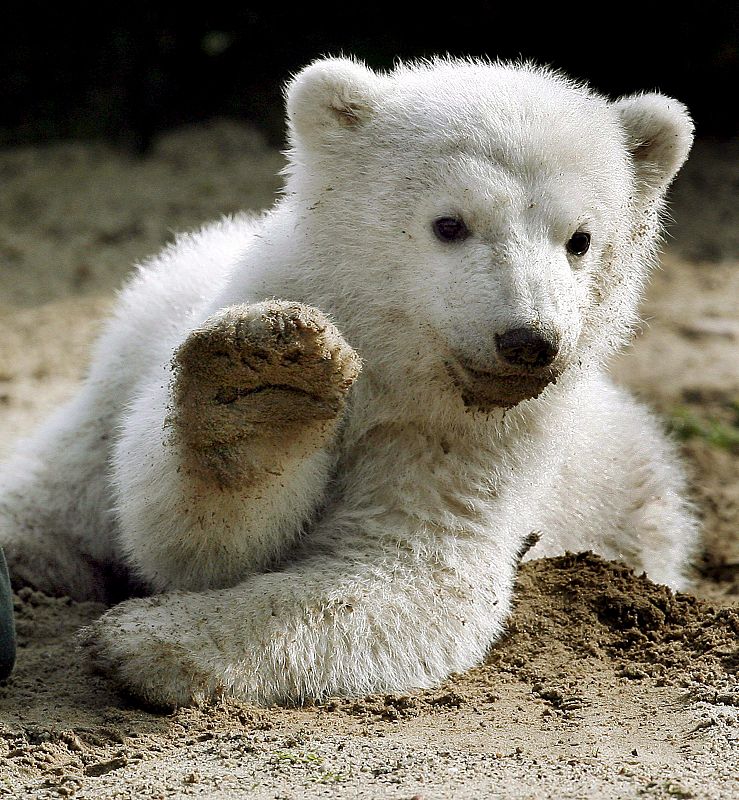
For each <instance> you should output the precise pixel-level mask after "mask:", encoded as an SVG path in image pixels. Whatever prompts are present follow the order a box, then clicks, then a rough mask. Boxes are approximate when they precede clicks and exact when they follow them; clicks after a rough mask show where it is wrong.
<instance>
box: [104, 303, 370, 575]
mask: <svg viewBox="0 0 739 800" xmlns="http://www.w3.org/2000/svg"><path fill="white" fill-rule="evenodd" d="M358 373H359V358H358V356H357V355H356V353H355V352H354V351H353V350H352V349H351V348H350V347H349V345H347V344H346V342H345V341H344V339H343V338H342V337H341V335H340V334H339V332H338V331H337V330H336V328H335V327H334V326H333V325H332V324H331V323H330V322H329V321H328V320H327V319H326V317H325V316H324V315H323V314H322V313H321V312H319V311H317V310H316V309H313V308H310V307H308V306H304V305H301V304H298V303H288V302H278V301H274V302H265V303H258V304H254V305H242V306H231V307H229V308H226V309H223V310H222V311H220V312H218V313H217V314H215V315H214V316H212V317H210V318H209V319H207V320H206V321H205V322H204V323H203V324H202V325H201V326H200V327H199V328H197V329H196V330H194V331H192V332H190V334H189V335H188V336H187V337H186V339H185V340H184V342H183V343H182V344H181V345H180V346H179V347H178V348H177V349H176V350H175V352H174V354H173V357H172V363H171V372H170V376H171V379H169V378H167V376H166V375H165V376H161V377H160V376H153V377H151V378H150V379H149V380H148V381H146V382H145V383H144V385H143V386H142V388H141V390H140V391H139V393H138V395H137V397H136V399H135V401H134V403H133V404H132V407H131V409H130V411H129V413H128V414H127V416H126V418H125V419H124V424H123V431H122V435H121V437H120V439H119V441H118V444H117V447H116V451H115V454H114V470H113V471H114V482H115V485H116V488H117V494H118V498H117V513H118V518H119V523H120V529H121V537H122V542H123V546H124V549H125V551H126V553H127V557H128V560H129V562H130V563H131V564H132V565H133V566H134V567H135V569H136V570H137V571H138V572H139V574H140V575H142V576H143V577H144V578H145V579H146V580H147V581H148V582H149V583H150V584H151V585H152V586H153V587H154V588H156V589H169V588H182V589H198V590H201V589H209V588H218V587H222V586H228V585H232V584H234V583H236V582H238V581H239V580H241V579H242V578H243V577H244V576H245V575H247V574H249V573H250V572H253V571H257V570H261V569H265V568H268V567H269V565H270V564H271V563H273V562H274V561H275V560H276V559H277V558H279V556H280V555H281V553H282V552H284V549H285V547H286V546H287V545H288V544H290V543H291V542H293V541H294V539H295V536H296V535H297V534H298V532H299V531H300V530H301V527H302V526H303V525H304V524H305V523H306V521H307V520H309V519H310V518H311V515H312V514H313V513H314V512H315V510H316V508H317V506H318V505H319V503H320V501H321V498H322V494H323V491H324V489H325V485H326V482H327V480H328V478H329V474H330V471H331V468H332V466H333V457H332V455H331V452H330V445H331V443H332V441H333V439H334V434H335V432H336V429H337V426H338V422H339V420H340V418H341V412H342V410H343V408H344V404H345V400H346V395H347V392H348V390H349V388H350V386H351V385H352V383H353V382H354V380H355V378H356V377H357V375H358ZM162 377H164V378H165V380H162Z"/></svg>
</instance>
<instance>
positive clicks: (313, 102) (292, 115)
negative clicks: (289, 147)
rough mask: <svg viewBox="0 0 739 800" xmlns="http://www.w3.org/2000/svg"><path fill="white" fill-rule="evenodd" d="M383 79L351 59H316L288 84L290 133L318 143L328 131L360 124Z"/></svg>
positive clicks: (325, 139)
mask: <svg viewBox="0 0 739 800" xmlns="http://www.w3.org/2000/svg"><path fill="white" fill-rule="evenodd" d="M381 85H382V78H381V77H380V76H379V75H377V74H376V73H374V72H372V70H371V69H369V68H368V67H366V66H364V64H360V63H358V62H356V61H352V60H351V59H348V58H330V59H322V60H320V61H314V62H313V63H312V64H310V65H309V66H307V67H306V68H305V69H304V70H302V71H301V72H299V73H298V74H297V75H296V76H295V77H294V78H293V79H292V81H290V83H289V84H288V85H287V88H286V90H285V95H286V98H287V117H288V122H289V124H290V136H291V139H292V140H293V141H295V140H296V139H297V140H299V141H300V142H302V143H305V144H310V145H318V144H322V143H324V142H326V141H327V134H328V135H329V138H330V134H331V133H333V132H337V131H341V130H347V129H352V128H359V127H361V126H362V125H363V124H364V123H365V122H366V121H367V120H368V119H369V118H370V117H371V116H372V113H373V111H374V107H375V103H376V101H377V99H379V97H380V91H381Z"/></svg>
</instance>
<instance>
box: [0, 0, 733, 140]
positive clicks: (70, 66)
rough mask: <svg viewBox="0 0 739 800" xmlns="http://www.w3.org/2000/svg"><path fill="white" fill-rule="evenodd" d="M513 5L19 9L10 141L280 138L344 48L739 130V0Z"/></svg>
mask: <svg viewBox="0 0 739 800" xmlns="http://www.w3.org/2000/svg"><path fill="white" fill-rule="evenodd" d="M506 5H508V6H510V5H511V3H510V2H509V3H507V4H506ZM516 6H517V8H515V9H514V10H510V9H506V10H504V8H505V7H504V5H503V4H496V3H491V2H477V3H474V2H465V3H457V4H442V5H436V6H434V8H433V9H432V7H431V6H430V5H429V6H419V7H415V8H414V9H413V11H412V13H411V12H410V11H408V12H404V11H403V9H402V8H401V7H400V4H397V5H396V6H395V7H393V6H388V7H382V6H378V5H374V6H371V7H370V6H363V7H362V10H361V11H357V10H348V9H347V7H346V6H345V7H343V8H342V9H341V10H333V11H328V9H327V7H326V6H325V5H324V6H320V5H315V6H314V5H311V4H307V3H306V4H301V5H300V6H299V8H297V9H292V8H290V7H288V6H286V5H280V4H277V3H274V4H271V5H268V4H265V3H263V4H259V5H253V6H250V5H249V4H248V3H247V4H242V5H239V6H236V5H232V4H229V5H225V4H221V3H217V2H216V3H210V4H205V5H203V6H202V7H195V8H190V9H188V8H186V7H185V6H184V4H183V5H182V6H175V5H169V4H163V3H162V4H156V3H149V4H140V3H136V2H130V3H127V4H120V5H116V6H111V7H100V6H98V7H91V8H84V9H83V8H81V7H79V8H76V7H75V6H74V5H69V4H67V5H65V4H62V3H59V4H54V5H53V6H51V4H48V3H37V2H28V3H25V4H24V5H22V6H21V5H15V6H14V7H13V8H12V10H10V11H8V10H7V9H6V11H5V13H4V15H3V19H2V23H1V24H0V69H1V70H2V78H1V80H0V85H1V88H0V95H1V96H0V144H6V145H7V144H18V143H24V142H38V141H48V140H50V139H59V138H70V137H83V138H90V137H94V138H100V137H103V138H107V139H109V140H112V141H114V142H116V143H117V144H119V145H121V146H124V147H128V148H132V149H135V150H139V151H142V152H143V151H145V150H146V149H147V147H148V145H149V143H150V142H151V140H152V137H153V136H154V135H155V134H156V132H157V131H159V130H161V129H163V128H170V127H172V126H175V125H178V124H182V123H186V122H193V121H196V120H199V119H206V118H209V117H213V116H230V117H237V118H242V119H247V120H251V121H253V122H255V123H257V124H258V125H259V126H260V127H261V128H262V129H263V130H264V131H265V132H266V133H267V135H268V137H269V139H270V141H271V142H272V143H273V144H277V145H279V144H281V143H282V141H283V135H284V128H283V108H282V97H281V87H282V83H283V82H284V80H285V79H286V78H287V77H288V76H289V74H290V73H291V72H294V71H296V70H297V69H299V68H300V67H301V66H303V65H304V64H306V63H307V62H308V61H310V60H311V59H313V58H316V57H318V56H320V55H327V54H328V55H336V54H339V53H342V52H343V53H345V54H352V55H356V56H358V57H360V58H362V59H364V60H366V61H367V63H368V64H369V65H370V66H373V67H377V68H382V67H388V66H391V65H392V63H393V61H394V60H395V59H397V58H410V57H418V56H429V55H434V54H442V53H450V54H453V55H472V56H482V55H486V56H489V57H491V58H496V57H501V58H519V57H523V58H530V59H533V60H535V61H537V62H540V63H548V64H551V65H553V66H556V67H558V68H561V69H563V70H564V71H565V72H567V73H569V74H570V75H572V76H574V77H577V78H582V79H585V80H587V81H588V82H589V83H590V84H591V85H592V86H594V87H595V88H596V89H598V90H600V91H602V92H604V93H606V94H608V95H611V96H617V95H619V94H624V93H628V92H633V91H638V90H641V89H660V90H661V91H663V92H666V93H668V94H671V95H673V96H675V97H677V98H679V99H681V100H683V101H684V102H685V103H687V105H688V106H689V107H690V109H691V111H692V113H693V115H694V117H695V120H696V123H697V128H698V133H699V135H704V136H715V137H730V136H732V135H735V134H736V133H737V132H739V125H738V120H737V113H736V106H737V103H736V96H737V86H738V81H737V49H738V48H737V12H736V8H737V6H738V4H737V3H736V2H726V3H718V2H710V1H709V2H705V1H704V2H701V3H690V4H688V5H687V8H688V11H687V12H686V11H678V7H679V4H677V3H670V4H658V5H655V6H650V5H648V4H644V5H642V6H634V7H632V6H629V5H625V4H618V5H616V4H611V5H600V6H594V5H591V6H587V7H584V8H580V7H579V6H575V5H566V4H563V3H562V2H561V0H560V2H559V3H550V4H548V5H547V6H545V8H546V9H549V10H546V11H544V10H542V9H541V8H540V7H538V6H537V5H535V4H527V3H517V4H516Z"/></svg>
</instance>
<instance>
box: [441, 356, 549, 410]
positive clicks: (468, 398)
mask: <svg viewBox="0 0 739 800" xmlns="http://www.w3.org/2000/svg"><path fill="white" fill-rule="evenodd" d="M446 369H447V373H448V374H449V377H450V378H451V379H452V381H454V385H455V386H456V387H457V389H458V390H459V391H460V393H461V395H462V400H463V401H464V404H465V406H467V407H468V408H475V409H478V410H480V411H491V410H492V409H494V408H512V407H513V406H515V405H518V404H519V403H521V402H523V401H524V400H533V399H534V398H536V397H538V396H539V395H540V394H541V393H542V392H543V391H544V389H546V388H547V386H549V384H550V383H556V382H557V378H558V376H559V371H558V370H556V369H553V368H551V367H548V368H546V369H543V370H542V369H537V370H531V371H526V372H524V371H521V372H512V371H505V372H503V371H500V372H498V371H495V370H489V371H488V370H480V369H477V368H475V367H472V366H471V365H470V364H469V363H467V362H466V361H464V360H463V359H460V358H456V359H454V360H453V361H447V362H446Z"/></svg>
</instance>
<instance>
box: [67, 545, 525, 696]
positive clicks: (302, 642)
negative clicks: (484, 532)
mask: <svg viewBox="0 0 739 800" xmlns="http://www.w3.org/2000/svg"><path fill="white" fill-rule="evenodd" d="M393 544H394V545H395V546H392V545H393ZM428 544H430V545H431V543H430V542H429V543H428ZM453 546H454V557H455V560H457V562H458V563H456V564H451V563H446V564H445V563H444V559H443V557H442V558H441V559H439V558H436V555H437V554H434V556H429V557H427V556H426V555H424V554H422V553H420V552H419V553H417V554H414V553H411V552H410V549H409V550H405V549H404V548H398V546H397V542H395V541H393V542H388V546H387V548H382V547H378V548H375V549H374V550H373V548H371V547H367V546H364V547H358V546H355V547H347V548H344V550H343V552H342V553H341V555H333V556H326V555H323V556H318V557H313V558H308V559H306V560H305V561H303V562H302V563H297V564H294V565H292V566H290V567H289V568H287V569H285V570H283V571H280V572H273V573H266V574H262V575H256V576H253V577H251V578H249V579H247V580H246V581H244V582H243V583H242V584H240V585H238V586H236V587H233V588H230V589H224V590H220V591H211V592H205V593H202V594H196V593H186V592H173V593H167V594H162V595H158V596H156V597H152V598H148V599H146V600H133V601H128V602H127V603H124V604H122V605H120V606H118V607H117V608H115V609H113V610H112V611H110V612H108V613H107V614H106V615H105V616H103V617H102V618H101V619H99V620H98V621H97V622H95V623H94V624H93V625H92V626H90V627H89V628H87V629H86V630H85V631H84V632H83V634H82V637H83V644H84V645H85V646H86V648H87V650H88V652H89V655H90V657H91V658H92V661H93V664H94V665H95V666H96V668H98V669H99V670H101V671H102V672H104V673H105V674H107V675H108V676H109V677H110V678H112V679H113V680H114V681H115V682H116V683H117V684H118V685H119V686H120V687H122V688H123V689H125V690H126V691H127V692H129V693H131V694H133V695H134V696H137V697H139V698H140V699H141V700H143V701H145V702H147V703H149V704H153V705H155V706H160V707H172V706H177V705H186V704H192V703H195V704H198V703H202V702H205V701H208V700H210V699H214V698H219V697H222V696H233V697H237V698H240V699H243V700H248V701H251V702H256V703H260V704H273V703H280V704H293V703H301V702H303V701H305V700H306V699H309V698H319V699H320V698H326V697H328V696H331V695H334V696H336V695H341V696H361V695H365V694H368V693H374V692H393V691H408V690H411V689H413V688H419V687H430V686H434V685H437V684H438V683H439V682H441V681H442V680H443V679H444V678H446V677H447V676H448V675H449V674H450V673H452V672H458V671H462V670H465V669H468V668H469V667H471V666H473V665H474V664H476V663H479V661H480V660H481V659H482V658H483V656H484V654H485V652H486V650H487V648H488V646H489V645H490V643H491V642H492V641H494V640H495V638H496V637H497V636H498V635H499V634H500V632H501V630H502V627H503V624H504V620H505V618H506V616H507V613H508V610H509V607H510V596H511V591H512V589H511V584H512V575H513V571H514V564H515V558H514V555H513V554H510V553H509V554H500V553H498V556H499V557H500V561H497V562H496V559H495V556H494V555H493V554H492V553H488V555H491V557H492V558H493V562H492V563H493V568H492V569H491V568H490V562H484V563H483V559H481V558H479V557H478V558H477V559H475V558H474V556H475V552H476V551H475V549H474V548H470V552H469V554H468V557H465V558H464V562H465V563H461V562H459V558H460V556H461V555H462V553H461V551H462V550H463V549H464V546H463V545H462V546H460V543H459V542H455V543H454V545H453ZM433 549H434V548H433V546H431V547H430V550H429V552H431V551H433ZM478 555H479V554H478ZM493 573H495V574H493Z"/></svg>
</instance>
